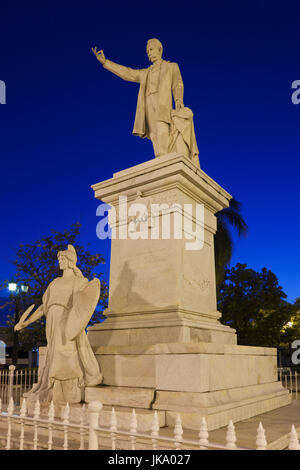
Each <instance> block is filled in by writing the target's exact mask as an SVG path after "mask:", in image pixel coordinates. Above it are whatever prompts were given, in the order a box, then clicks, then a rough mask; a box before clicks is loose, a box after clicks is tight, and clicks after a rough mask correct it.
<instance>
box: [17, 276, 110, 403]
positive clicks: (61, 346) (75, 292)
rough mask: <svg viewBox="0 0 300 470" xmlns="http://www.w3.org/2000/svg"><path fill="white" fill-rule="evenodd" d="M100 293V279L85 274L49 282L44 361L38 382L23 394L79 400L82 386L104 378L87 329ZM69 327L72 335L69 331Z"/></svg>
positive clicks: (44, 309)
mask: <svg viewBox="0 0 300 470" xmlns="http://www.w3.org/2000/svg"><path fill="white" fill-rule="evenodd" d="M97 283H98V284H97ZM99 293H100V283H99V281H96V280H94V281H91V282H88V280H87V279H86V278H83V277H76V276H73V277H64V276H63V277H59V278H56V279H54V281H52V282H51V283H50V284H49V286H48V288H47V290H46V292H45V294H44V296H43V311H44V314H45V316H46V337H47V353H46V360H45V365H44V368H43V369H42V370H41V371H40V375H39V381H38V383H37V384H36V385H35V386H34V387H33V388H32V389H31V391H30V392H29V393H27V394H24V396H26V397H28V398H29V399H35V400H37V399H39V400H40V401H45V400H47V401H50V400H53V401H54V402H55V403H67V402H68V403H79V402H80V401H81V398H82V397H81V395H82V393H81V392H82V389H83V387H85V386H94V385H98V384H100V383H101V382H102V380H103V378H102V375H101V373H100V369H99V365H98V362H97V360H96V358H95V356H94V353H93V351H92V348H91V346H90V344H89V341H88V338H87V336H86V333H85V327H86V325H87V323H88V322H89V319H90V317H91V316H92V314H93V312H94V309H95V306H96V304H97V302H98V299H99ZM74 306H75V309H74ZM80 312H81V313H82V315H81V316H80V315H79V313H80ZM70 324H72V328H70ZM70 331H71V333H72V335H71V337H70V335H68V334H66V332H70Z"/></svg>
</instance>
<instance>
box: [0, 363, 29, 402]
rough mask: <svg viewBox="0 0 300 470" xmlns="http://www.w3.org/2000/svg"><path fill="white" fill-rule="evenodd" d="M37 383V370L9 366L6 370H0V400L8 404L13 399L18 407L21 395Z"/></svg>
mask: <svg viewBox="0 0 300 470" xmlns="http://www.w3.org/2000/svg"><path fill="white" fill-rule="evenodd" d="M37 381H38V369H16V367H15V366H14V365H10V366H9V368H8V369H0V399H1V401H2V403H8V402H9V400H10V398H11V397H13V399H14V403H15V404H16V405H19V404H20V403H21V399H22V396H23V393H26V392H28V391H29V390H30V389H31V388H32V386H33V385H34V384H35V383H36V382H37Z"/></svg>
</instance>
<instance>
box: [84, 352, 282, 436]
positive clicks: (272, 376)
mask: <svg viewBox="0 0 300 470" xmlns="http://www.w3.org/2000/svg"><path fill="white" fill-rule="evenodd" d="M94 352H95V355H96V358H97V360H98V361H99V364H100V367H101V370H102V373H103V375H104V386H102V387H101V386H100V387H88V388H87V389H86V394H85V400H86V401H87V402H89V401H92V400H100V401H101V402H102V403H103V404H105V405H107V406H111V405H115V406H119V407H130V406H131V407H132V408H136V409H152V410H160V411H164V412H165V413H166V416H165V423H166V425H167V426H174V424H175V419H176V415H177V413H179V412H180V414H181V418H182V423H183V427H184V428H187V429H196V430H197V429H198V430H199V429H200V423H201V419H202V417H203V416H205V417H206V420H207V423H208V427H209V429H210V430H211V429H217V428H219V427H222V426H226V425H227V424H228V422H229V421H230V420H232V421H233V422H236V421H241V420H244V419H247V418H249V417H251V416H256V415H258V414H261V413H265V412H267V411H270V410H273V409H275V408H279V407H281V406H285V405H287V404H289V403H290V402H291V396H290V394H289V393H288V391H287V390H286V389H285V388H284V387H283V386H282V384H281V382H278V381H277V354H276V349H274V348H261V347H248V346H237V345H230V344H227V345H224V344H223V345H222V344H216V343H173V344H167V343H165V344H157V345H152V346H145V345H144V346H141V345H137V346H118V347H117V346H100V347H98V348H97V349H95V350H94Z"/></svg>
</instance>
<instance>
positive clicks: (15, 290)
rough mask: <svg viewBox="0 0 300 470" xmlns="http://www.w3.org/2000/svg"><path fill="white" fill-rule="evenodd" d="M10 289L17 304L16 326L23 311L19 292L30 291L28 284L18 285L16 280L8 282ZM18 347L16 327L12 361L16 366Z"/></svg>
mask: <svg viewBox="0 0 300 470" xmlns="http://www.w3.org/2000/svg"><path fill="white" fill-rule="evenodd" d="M8 290H9V292H11V293H12V295H13V297H14V304H15V318H14V326H16V324H17V323H18V322H19V320H20V311H21V302H20V296H19V295H18V294H20V293H24V294H26V292H28V286H26V285H25V284H20V285H18V284H17V283H16V282H9V283H8ZM18 349H19V338H18V332H17V331H15V329H14V339H13V353H12V362H13V364H14V365H15V366H16V365H17V363H18Z"/></svg>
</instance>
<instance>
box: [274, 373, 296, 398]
mask: <svg viewBox="0 0 300 470" xmlns="http://www.w3.org/2000/svg"><path fill="white" fill-rule="evenodd" d="M299 379H300V374H299V373H298V372H296V371H295V370H292V369H291V368H289V367H280V368H279V369H278V380H280V381H281V382H282V385H283V386H284V387H285V388H287V389H288V390H289V391H290V393H291V394H292V398H294V399H296V400H297V399H298V388H299V387H300V380H299Z"/></svg>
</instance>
